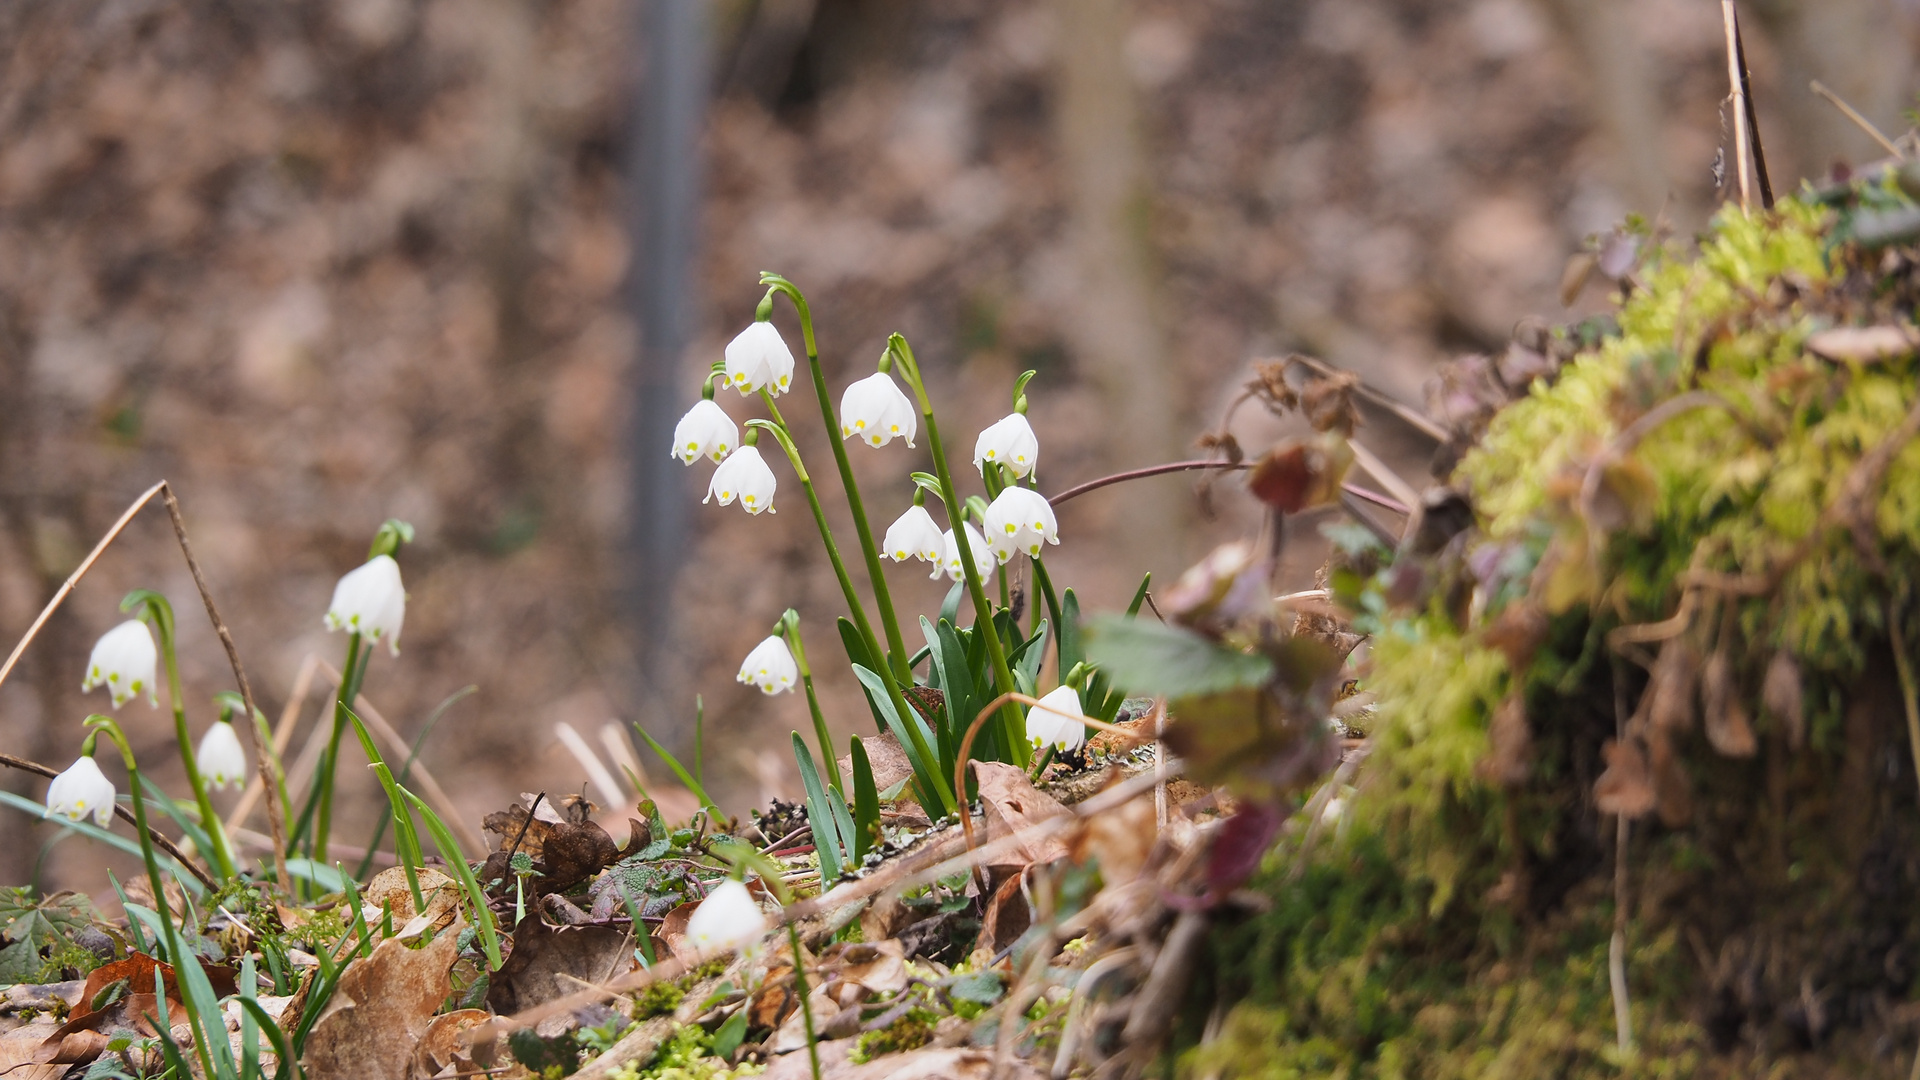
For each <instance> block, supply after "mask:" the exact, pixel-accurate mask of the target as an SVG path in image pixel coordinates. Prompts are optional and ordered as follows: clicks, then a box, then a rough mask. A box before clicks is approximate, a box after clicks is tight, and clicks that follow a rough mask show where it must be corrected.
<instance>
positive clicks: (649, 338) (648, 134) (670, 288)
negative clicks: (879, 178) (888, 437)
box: [626, 0, 708, 743]
mask: <svg viewBox="0 0 1920 1080" xmlns="http://www.w3.org/2000/svg"><path fill="white" fill-rule="evenodd" d="M706 6H707V5H706V2H705V0H640V3H639V11H638V28H639V49H638V52H639V55H638V57H637V59H638V60H639V62H640V64H641V67H642V71H641V76H640V78H639V79H638V80H636V82H635V84H634V90H633V93H634V98H633V102H632V112H631V114H630V115H631V116H632V117H633V129H632V130H633V142H632V144H631V145H632V154H631V157H630V159H629V160H630V168H629V173H628V175H629V202H628V207H629V211H628V212H629V222H630V226H629V227H630V229H631V231H632V236H633V241H634V242H633V245H632V250H633V252H634V258H633V263H632V267H633V269H632V273H631V275H630V278H629V289H630V294H629V304H630V306H631V310H632V312H633V316H634V319H635V320H636V321H637V322H638V323H639V330H640V343H639V349H640V355H639V357H638V358H637V359H638V363H637V364H636V365H635V369H634V378H633V383H632V386H633V401H632V407H633V413H632V417H633V418H632V421H631V423H632V427H631V429H630V432H629V440H628V446H629V452H630V454H631V461H632V469H633V472H632V477H633V479H632V489H631V501H630V503H629V506H628V533H627V535H628V552H627V563H628V565H627V574H626V581H627V589H628V604H627V609H628V611H629V613H630V614H629V618H630V620H631V622H630V623H629V626H630V628H631V630H632V632H633V634H634V639H635V642H636V644H637V645H638V646H639V655H640V671H639V672H638V674H639V676H640V680H641V681H640V690H641V693H642V694H643V695H644V697H643V699H642V700H638V701H635V702H634V703H633V705H634V706H635V707H636V708H639V709H641V710H643V718H644V719H645V720H646V721H648V722H649V726H651V727H653V728H654V730H656V731H659V732H661V734H662V735H663V736H666V738H665V740H664V741H667V742H669V743H672V742H674V741H675V740H674V739H673V738H672V735H677V734H678V733H679V732H678V725H676V724H675V723H674V721H675V720H679V719H683V717H682V716H681V714H682V713H686V714H687V715H691V713H690V712H688V711H687V710H683V709H680V708H678V707H677V706H678V696H679V695H678V694H677V693H676V690H677V688H678V687H679V684H680V680H679V679H678V678H677V677H676V675H675V670H676V668H677V667H678V665H677V664H676V663H675V660H676V653H675V649H674V645H673V641H674V634H673V632H672V622H673V610H672V605H673V587H674V581H675V579H676V578H677V577H678V575H679V572H680V568H681V564H682V556H681V553H682V551H683V550H684V549H685V538H686V530H687V499H686V485H687V480H686V476H685V475H684V472H685V467H684V466H682V465H681V464H680V462H678V461H676V460H674V459H673V458H672V457H670V456H669V455H667V454H665V453H662V451H664V450H666V449H667V442H668V439H669V437H670V433H671V432H672V431H673V425H674V423H675V422H676V421H677V420H678V419H679V418H680V414H681V413H682V412H684V411H685V410H686V407H687V406H688V405H689V404H690V403H691V402H692V401H693V400H694V398H695V397H696V395H697V391H698V386H697V385H695V384H694V383H692V382H691V381H689V380H688V379H685V378H682V377H681V371H680V367H681V364H680V361H681V355H682V354H683V353H684V352H685V351H686V347H687V342H688V339H689V338H690V337H691V336H692V328H693V323H694V317H695V312H696V310H697V301H698V298H697V297H696V296H695V294H694V284H693V283H694V282H695V281H696V280H697V274H696V273H695V266H694V264H695V256H696V252H697V250H698V246H699V237H698V223H699V218H700V181H701V175H700V174H701V168H700V146H699V143H700V130H701V124H702V120H703V117H704V114H705V111H706V101H707V94H708V73H707V67H708V57H707V52H708V42H707V18H706Z"/></svg>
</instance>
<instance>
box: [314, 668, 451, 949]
mask: <svg viewBox="0 0 1920 1080" xmlns="http://www.w3.org/2000/svg"><path fill="white" fill-rule="evenodd" d="M340 711H341V712H344V713H346V714H347V719H348V720H351V721H353V733H354V734H355V735H357V736H359V738H360V749H362V750H364V751H365V752H366V755H367V761H368V762H370V763H372V765H373V774H374V775H375V776H377V777H379V778H380V787H381V789H382V790H384V791H385V792H386V793H387V806H388V807H389V808H390V809H391V810H392V812H393V848H394V851H393V853H394V855H395V857H397V858H398V859H399V860H400V868H401V869H402V870H404V871H405V872H406V875H407V892H409V893H411V894H412V895H413V910H415V911H425V910H427V899H426V897H424V896H422V895H420V870H419V867H420V861H421V852H420V836H419V834H418V833H416V832H414V830H413V815H412V814H409V813H408V812H407V803H406V800H405V799H402V798H401V797H400V785H399V784H398V783H396V782H395V781H394V779H393V772H392V770H390V769H388V768H387V763H386V761H385V760H383V759H382V758H381V757H380V748H379V747H377V746H375V745H374V744H373V736H372V735H370V734H368V733H367V725H366V724H364V723H361V721H360V717H359V716H358V715H357V714H355V713H354V711H353V710H352V709H349V708H347V707H346V706H344V705H342V706H341V707H340ZM447 858H448V859H458V860H460V861H461V862H465V861H466V856H464V855H462V854H461V853H460V848H459V846H458V845H456V846H455V847H454V849H453V851H452V853H450V854H449V855H448V856H447Z"/></svg>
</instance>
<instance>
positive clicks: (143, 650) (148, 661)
mask: <svg viewBox="0 0 1920 1080" xmlns="http://www.w3.org/2000/svg"><path fill="white" fill-rule="evenodd" d="M159 662H160V653H159V651H158V650H156V649H155V648H154V647H153V634H152V632H151V631H149V630H148V629H147V624H146V623H143V622H141V621H140V620H139V619H128V620H127V621H126V622H123V623H121V624H120V625H119V626H116V627H114V628H113V629H111V630H109V631H107V632H106V633H104V634H101V635H100V640H99V641H96V642H94V643H93V655H91V656H89V657H88V658H87V677H86V678H85V679H84V680H82V682H81V683H80V692H81V693H85V692H87V691H88V690H91V689H93V688H94V687H96V686H104V687H106V688H107V692H108V693H109V694H112V695H113V704H114V707H115V708H119V707H120V706H122V705H125V704H126V703H127V702H128V701H129V700H131V699H132V698H134V697H137V696H138V695H140V694H142V693H144V694H146V695H147V704H149V705H152V706H154V707H156V708H158V707H159V705H160V699H159V698H158V697H157V696H155V694H154V683H155V682H156V679H155V677H154V668H155V666H156V665H157V664H158V663H159Z"/></svg>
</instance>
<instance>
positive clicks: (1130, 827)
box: [1067, 792, 1177, 885]
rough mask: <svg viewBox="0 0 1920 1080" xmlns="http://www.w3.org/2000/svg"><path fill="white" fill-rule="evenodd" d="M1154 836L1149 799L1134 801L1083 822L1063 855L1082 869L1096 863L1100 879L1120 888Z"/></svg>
mask: <svg viewBox="0 0 1920 1080" xmlns="http://www.w3.org/2000/svg"><path fill="white" fill-rule="evenodd" d="M1171 796H1172V793H1171V792H1169V797H1170V798H1171ZM1175 801H1176V803H1177V800H1175ZM1158 834H1159V830H1158V829H1157V828H1156V826H1155V822H1154V810H1153V800H1152V799H1148V798H1139V799H1134V800H1133V801H1132V802H1128V803H1124V804H1122V805H1120V806H1117V807H1114V808H1113V809H1112V810H1109V811H1107V812H1106V813H1104V814H1094V815H1093V816H1092V817H1089V818H1086V819H1085V820H1083V821H1082V822H1081V823H1080V824H1079V825H1078V826H1077V827H1076V828H1075V829H1074V831H1073V832H1072V833H1071V834H1070V835H1069V836H1068V837H1067V855H1068V857H1070V858H1071V859H1073V861H1074V862H1076V863H1079V864H1081V865H1083V866H1084V865H1086V863H1087V862H1088V861H1089V860H1095V861H1098V862H1099V864H1100V879H1101V880H1102V881H1103V882H1105V883H1106V884H1108V885H1120V884H1123V883H1125V882H1129V881H1132V880H1133V879H1134V878H1135V877H1137V876H1138V875H1139V873H1140V868H1141V867H1143V866H1145V865H1146V864H1147V855H1148V854H1149V853H1150V852H1152V851H1153V843H1154V840H1155V839H1157V837H1158Z"/></svg>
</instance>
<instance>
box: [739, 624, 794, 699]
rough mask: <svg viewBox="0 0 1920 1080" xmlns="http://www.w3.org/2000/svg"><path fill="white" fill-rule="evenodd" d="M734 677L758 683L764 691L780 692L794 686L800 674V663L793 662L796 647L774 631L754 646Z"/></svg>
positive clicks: (742, 680)
mask: <svg viewBox="0 0 1920 1080" xmlns="http://www.w3.org/2000/svg"><path fill="white" fill-rule="evenodd" d="M733 678H734V681H735V682H743V683H749V684H751V685H754V686H757V687H759V688H760V692H761V693H763V694H777V693H779V692H781V691H782V690H791V689H793V684H794V682H795V681H796V680H798V679H799V678H800V666H799V665H798V664H795V663H794V662H793V650H791V649H789V648H787V642H786V639H785V638H783V637H781V636H780V635H778V634H774V635H772V636H770V637H768V638H767V639H766V640H765V641H762V642H761V643H760V644H758V645H755V646H754V647H753V651H752V652H750V653H748V654H747V658H746V659H745V660H743V661H741V663H740V674H738V675H735V676H734V677H733Z"/></svg>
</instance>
